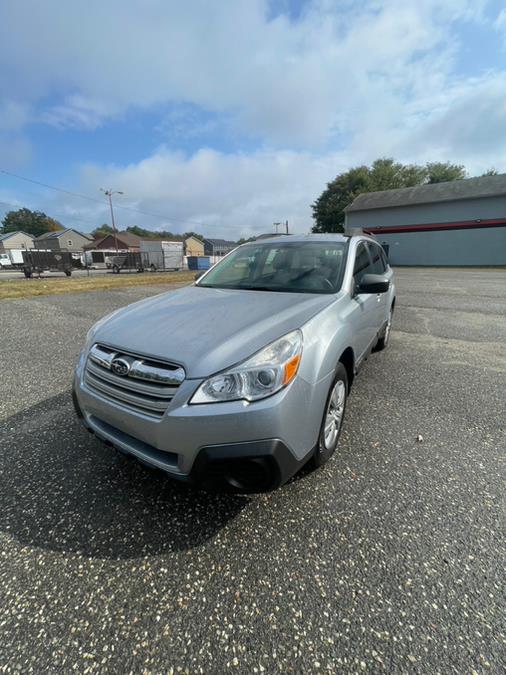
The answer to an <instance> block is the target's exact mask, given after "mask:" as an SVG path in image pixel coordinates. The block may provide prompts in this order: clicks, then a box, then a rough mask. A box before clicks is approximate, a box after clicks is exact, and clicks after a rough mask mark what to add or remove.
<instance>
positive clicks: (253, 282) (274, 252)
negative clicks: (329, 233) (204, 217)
mask: <svg viewBox="0 0 506 675" xmlns="http://www.w3.org/2000/svg"><path fill="white" fill-rule="evenodd" d="M345 252H346V244H345V243H342V242H283V243H281V242H279V243H278V242H273V243H272V244H247V245H245V246H241V247H240V248H237V249H236V250H235V251H233V252H232V253H230V255H228V256H227V257H226V258H225V259H224V260H223V261H222V262H220V263H218V264H217V265H216V266H215V267H213V268H212V269H211V270H210V271H209V272H208V273H207V274H206V275H205V277H204V278H203V279H202V280H201V281H199V282H198V285H199V286H206V287H211V288H236V289H243V290H251V291H281V292H287V293H336V292H337V291H338V290H339V289H340V287H341V278H342V271H343V269H344V259H345Z"/></svg>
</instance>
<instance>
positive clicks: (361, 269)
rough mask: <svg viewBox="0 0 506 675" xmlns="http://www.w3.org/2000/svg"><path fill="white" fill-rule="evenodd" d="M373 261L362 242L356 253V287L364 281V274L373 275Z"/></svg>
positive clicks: (354, 276)
mask: <svg viewBox="0 0 506 675" xmlns="http://www.w3.org/2000/svg"><path fill="white" fill-rule="evenodd" d="M371 273H372V267H371V260H370V258H369V253H368V251H367V248H366V245H365V243H364V242H362V241H361V242H360V243H359V244H358V246H357V251H356V253H355V267H354V268H353V279H354V281H355V286H358V285H359V284H360V282H361V281H362V278H363V276H364V274H371Z"/></svg>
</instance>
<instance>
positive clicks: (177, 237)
mask: <svg viewBox="0 0 506 675" xmlns="http://www.w3.org/2000/svg"><path fill="white" fill-rule="evenodd" d="M126 231H127V232H130V234H136V235H137V236H138V237H141V238H142V239H167V240H169V241H184V240H185V239H187V238H188V237H197V239H201V240H202V239H204V237H203V236H202V235H201V234H197V232H183V233H179V234H178V233H175V232H171V231H170V230H146V229H144V228H143V227H139V226H138V225H130V226H129V227H127V229H126Z"/></svg>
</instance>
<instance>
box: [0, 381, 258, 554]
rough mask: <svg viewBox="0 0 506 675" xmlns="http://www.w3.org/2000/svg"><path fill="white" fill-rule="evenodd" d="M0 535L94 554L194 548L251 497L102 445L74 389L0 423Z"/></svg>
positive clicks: (55, 549) (64, 549)
mask: <svg viewBox="0 0 506 675" xmlns="http://www.w3.org/2000/svg"><path fill="white" fill-rule="evenodd" d="M0 448H2V450H1V451H0V531H2V532H3V533H7V534H8V535H10V536H12V537H14V538H16V539H17V540H18V541H20V542H21V543H22V544H23V545H28V546H36V547H40V548H44V549H50V550H54V551H61V552H65V553H72V552H73V553H78V554H82V555H85V556H88V557H97V558H110V559H121V558H134V557H140V556H147V555H157V554H163V553H168V552H171V551H180V550H187V549H191V548H193V547H195V546H199V545H202V544H204V543H205V542H206V541H207V540H208V539H210V538H211V537H213V536H214V535H216V534H217V533H218V532H219V530H220V529H221V528H223V527H224V526H225V525H226V524H227V523H228V522H229V521H230V520H231V519H233V518H234V517H235V516H236V515H237V514H238V513H239V512H240V511H241V510H242V509H243V508H244V507H245V506H246V505H247V504H248V503H249V501H250V499H249V498H248V497H245V496H240V495H226V494H221V495H220V494H212V493H206V492H203V491H198V490H195V489H192V488H190V487H187V486H185V485H184V484H180V483H178V482H177V481H175V480H172V479H170V478H168V477H167V476H165V474H163V473H162V472H160V471H155V470H151V469H148V468H146V467H144V466H143V465H141V464H140V463H139V462H136V461H135V460H133V459H130V458H128V457H125V456H124V455H122V454H121V453H119V452H117V451H115V450H112V449H109V448H106V447H105V446H103V445H102V443H100V442H99V441H98V440H97V439H96V438H95V437H94V436H92V435H91V434H89V433H88V432H87V431H86V430H85V429H84V428H83V427H82V425H81V424H80V422H79V421H78V420H77V418H76V416H75V413H74V410H73V407H72V402H71V396H70V392H65V393H64V394H59V395H57V396H54V397H53V398H50V399H47V400H45V401H43V402H41V403H39V404H37V405H35V406H33V407H32V408H29V409H27V410H25V411H23V412H20V413H18V414H16V415H14V416H12V417H10V418H7V419H6V420H4V421H2V422H1V423H0Z"/></svg>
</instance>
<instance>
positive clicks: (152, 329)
mask: <svg viewBox="0 0 506 675" xmlns="http://www.w3.org/2000/svg"><path fill="white" fill-rule="evenodd" d="M336 298H337V296H336V295H330V294H329V295H323V294H322V295H315V294H308V293H277V292H268V291H242V290H228V289H218V288H205V287H203V286H188V287H186V288H182V289H179V290H177V291H173V292H169V293H163V294H162V295H156V296H154V297H152V298H148V299H146V300H141V301H140V302H136V303H134V304H132V305H128V306H127V307H124V308H123V309H120V310H118V311H116V312H115V313H114V314H113V315H111V317H110V318H106V319H105V320H104V321H103V323H102V322H101V323H100V324H99V325H98V327H97V329H96V331H95V333H94V335H93V342H102V343H105V344H108V345H110V346H112V347H117V348H118V349H124V350H125V351H131V352H134V353H136V354H140V355H146V356H151V357H158V358H162V359H167V360H170V361H173V362H175V363H179V364H181V365H182V366H183V367H184V368H185V370H186V374H187V377H189V378H201V377H207V376H208V375H211V374H213V373H215V372H217V371H219V370H223V369H224V368H228V367H229V366H232V365H234V364H235V363H238V362H239V361H242V360H244V359H246V358H248V357H249V356H251V355H252V354H254V353H255V352H257V351H258V350H259V349H262V348H263V347H265V346H266V345H267V344H269V343H270V342H272V341H273V340H276V339H277V338H279V337H281V336H282V335H285V334H286V333H288V332H290V331H292V330H295V329H296V328H300V327H301V326H302V325H303V324H304V323H306V322H307V321H309V319H311V318H312V317H313V316H315V314H317V313H318V312H320V311H321V310H322V309H323V308H324V307H327V306H328V305H329V304H331V303H332V302H334V301H335V300H336Z"/></svg>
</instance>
